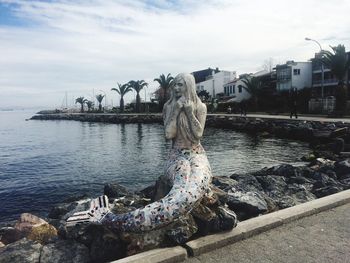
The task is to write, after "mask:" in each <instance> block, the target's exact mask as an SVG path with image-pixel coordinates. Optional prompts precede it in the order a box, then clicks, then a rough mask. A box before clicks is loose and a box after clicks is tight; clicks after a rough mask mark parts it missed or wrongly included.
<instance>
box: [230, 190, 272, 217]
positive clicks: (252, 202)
mask: <svg viewBox="0 0 350 263" xmlns="http://www.w3.org/2000/svg"><path fill="white" fill-rule="evenodd" d="M227 205H228V207H229V208H230V209H231V210H233V211H234V212H235V213H237V216H238V220H240V221H241V220H245V219H248V218H251V217H254V216H258V215H259V214H262V213H265V212H266V211H267V203H266V201H265V199H264V198H263V197H262V196H261V194H260V193H258V192H246V193H243V192H241V191H232V192H229V193H228V197H227Z"/></svg>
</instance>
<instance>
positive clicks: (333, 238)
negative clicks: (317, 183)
mask: <svg viewBox="0 0 350 263" xmlns="http://www.w3.org/2000/svg"><path fill="white" fill-rule="evenodd" d="M184 262H185V263H209V262H221V263H225V262H227V263H228V262H239V263H241V262H242V263H248V262H254V263H255V262H256V263H265V262H268V263H271V262H272V263H275V262H276V263H277V262H278V263H281V262H283V263H284V262H286V263H290V262H293V263H294V262H295V263H304V262H305V263H309V262H310V263H311V262H315V263H316V262H317V263H323V262H324V263H328V262H329V263H338V262H339V263H345V262H350V203H348V204H345V205H342V206H339V207H336V208H333V209H331V210H327V211H324V212H321V213H318V214H315V215H313V216H310V217H305V218H302V219H299V220H297V221H294V222H292V223H289V224H286V225H282V226H281V227H278V228H274V229H272V230H270V231H268V232H265V233H262V234H259V235H257V236H253V237H251V238H249V239H246V240H243V241H240V242H237V243H234V244H232V245H229V246H226V247H223V248H220V249H218V250H214V251H211V252H209V253H205V254H202V255H199V256H197V257H193V258H189V259H187V260H186V261H184Z"/></svg>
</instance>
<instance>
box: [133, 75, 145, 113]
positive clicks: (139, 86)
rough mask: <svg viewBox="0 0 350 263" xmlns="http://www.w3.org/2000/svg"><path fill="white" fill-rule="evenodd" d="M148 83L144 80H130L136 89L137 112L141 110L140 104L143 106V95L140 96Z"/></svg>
mask: <svg viewBox="0 0 350 263" xmlns="http://www.w3.org/2000/svg"><path fill="white" fill-rule="evenodd" d="M147 85H148V83H147V82H145V81H144V80H136V81H135V80H130V81H129V86H130V87H131V88H133V89H134V90H135V91H136V112H140V106H141V97H140V91H141V90H142V88H143V87H145V86H147Z"/></svg>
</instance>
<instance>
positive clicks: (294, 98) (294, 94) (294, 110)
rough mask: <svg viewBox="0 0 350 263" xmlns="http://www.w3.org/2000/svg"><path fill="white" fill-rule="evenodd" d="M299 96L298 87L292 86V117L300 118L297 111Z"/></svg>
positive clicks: (290, 96) (290, 92)
mask: <svg viewBox="0 0 350 263" xmlns="http://www.w3.org/2000/svg"><path fill="white" fill-rule="evenodd" d="M297 98H298V90H297V89H296V88H292V89H291V90H290V91H289V108H290V118H293V115H294V116H295V118H296V119H297V118H298V113H297Z"/></svg>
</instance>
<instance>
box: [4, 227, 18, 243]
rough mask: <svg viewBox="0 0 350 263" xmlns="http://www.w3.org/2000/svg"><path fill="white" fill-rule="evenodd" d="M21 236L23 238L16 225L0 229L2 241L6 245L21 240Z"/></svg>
mask: <svg viewBox="0 0 350 263" xmlns="http://www.w3.org/2000/svg"><path fill="white" fill-rule="evenodd" d="M21 238H23V234H22V233H21V231H19V230H17V229H15V228H14V227H3V228H1V229H0V241H1V242H2V243H4V244H5V245H7V244H10V243H13V242H15V241H17V240H20V239H21Z"/></svg>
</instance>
